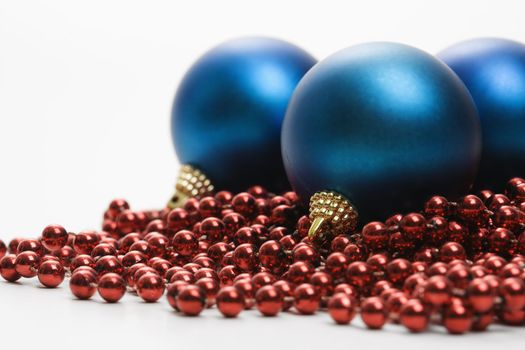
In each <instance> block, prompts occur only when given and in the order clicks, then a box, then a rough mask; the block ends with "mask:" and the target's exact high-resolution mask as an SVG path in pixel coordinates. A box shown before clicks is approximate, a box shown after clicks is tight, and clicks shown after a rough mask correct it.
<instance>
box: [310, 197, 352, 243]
mask: <svg viewBox="0 0 525 350" xmlns="http://www.w3.org/2000/svg"><path fill="white" fill-rule="evenodd" d="M357 218H358V214H357V210H356V209H355V208H354V206H353V205H352V204H351V203H350V202H349V201H348V200H347V199H346V198H344V197H343V196H341V195H340V194H338V193H336V192H332V191H320V192H316V193H315V194H314V195H313V196H312V197H311V198H310V220H311V221H312V225H311V226H310V229H309V231H308V237H309V238H310V239H315V238H322V236H323V235H324V234H325V233H326V232H330V234H331V235H334V236H335V235H339V234H343V233H349V232H351V231H354V230H355V229H356V227H357Z"/></svg>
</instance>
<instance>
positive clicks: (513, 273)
mask: <svg viewBox="0 0 525 350" xmlns="http://www.w3.org/2000/svg"><path fill="white" fill-rule="evenodd" d="M524 212H525V180H523V179H521V178H514V179H511V180H510V181H509V182H508V183H507V186H506V189H505V193H504V194H494V193H492V192H490V191H481V192H480V193H479V196H475V195H468V196H465V197H463V198H461V199H460V200H459V201H458V202H451V201H449V200H447V199H446V198H444V197H441V196H435V197H433V198H431V199H430V200H428V201H427V202H426V203H425V206H424V209H423V210H422V211H421V212H420V213H410V214H407V215H401V214H396V215H393V216H391V217H390V218H388V219H387V220H386V221H385V222H384V223H383V222H370V223H368V224H366V225H365V226H364V227H363V228H362V229H361V231H359V232H352V233H348V234H345V235H338V236H336V237H333V238H332V239H331V240H329V241H325V242H312V241H310V239H309V238H308V237H307V234H308V229H309V227H310V219H309V218H308V216H306V215H305V214H306V208H304V207H302V206H301V205H300V202H299V200H298V197H297V195H296V194H295V193H293V192H287V193H285V194H283V195H273V194H271V193H268V192H267V191H266V190H265V189H264V188H262V187H260V186H255V187H252V188H250V189H249V190H248V191H247V192H243V193H239V194H236V195H234V194H232V193H230V192H227V191H221V192H218V193H217V194H216V195H215V196H214V197H205V198H202V199H200V200H198V199H196V198H191V199H190V200H189V201H188V202H187V203H186V205H185V206H184V208H178V209H174V210H171V211H169V210H168V209H163V210H160V211H131V210H130V207H129V205H128V203H127V202H126V201H125V200H122V199H117V200H114V201H112V202H111V203H110V205H109V208H108V209H107V211H106V212H105V214H104V222H103V225H102V230H101V231H82V232H78V233H76V234H74V233H70V232H69V233H68V232H67V231H66V230H65V229H64V228H63V227H61V226H59V225H50V226H48V227H46V228H45V229H44V231H43V232H42V235H41V236H40V237H39V238H37V239H18V238H17V239H13V240H11V242H9V244H8V246H6V245H5V244H4V243H3V242H2V241H0V257H2V258H1V260H0V274H1V276H2V277H3V278H4V279H5V280H7V281H9V282H14V281H16V280H18V279H20V278H21V277H24V278H32V277H35V276H37V277H38V279H39V281H40V283H41V284H42V285H44V286H45V287H49V288H53V287H57V286H58V285H60V284H61V283H62V282H63V280H64V278H65V277H66V276H70V278H69V286H70V289H71V292H72V293H73V294H74V295H75V297H77V298H78V299H89V298H91V297H92V296H93V295H94V294H95V293H96V292H97V291H98V293H99V294H100V296H101V297H102V298H103V299H104V300H105V301H107V302H108V303H112V302H118V301H119V300H120V299H121V298H122V297H123V296H124V294H125V293H126V291H127V292H129V293H132V294H136V295H138V297H140V298H142V299H143V300H144V301H146V302H156V301H158V300H159V299H160V298H162V296H163V295H164V294H166V299H167V301H168V303H169V305H171V306H172V307H173V308H174V309H175V310H177V311H179V312H180V313H182V314H184V315H188V316H197V315H199V314H200V313H201V312H202V310H204V309H205V308H213V307H215V306H216V307H217V309H218V310H219V312H221V313H222V314H223V315H224V316H225V317H236V316H237V315H238V314H239V313H240V312H242V311H243V310H245V309H251V308H257V309H258V310H259V312H260V313H261V314H262V315H264V316H276V315H278V314H279V312H284V311H287V310H290V309H291V308H294V309H295V311H296V312H297V313H299V314H305V315H308V314H313V313H316V312H318V311H323V310H327V311H328V312H329V314H330V315H331V317H332V318H333V319H334V321H335V322H336V323H338V324H348V323H350V322H351V321H352V319H353V318H354V317H355V315H356V314H359V315H360V316H361V318H362V320H363V322H364V323H365V324H366V325H367V326H368V327H369V328H372V329H379V328H382V327H383V326H384V325H385V324H386V323H387V322H391V323H399V324H401V325H403V326H404V327H406V328H407V329H408V330H409V331H411V332H421V331H424V330H425V329H427V328H428V327H429V325H430V324H434V325H442V326H444V327H445V328H446V329H447V331H448V332H450V333H455V334H460V333H465V332H467V331H470V330H475V331H481V330H485V329H487V327H488V326H489V325H490V324H492V323H494V322H499V323H503V324H507V325H523V324H524V323H525V233H524V231H525V214H524Z"/></svg>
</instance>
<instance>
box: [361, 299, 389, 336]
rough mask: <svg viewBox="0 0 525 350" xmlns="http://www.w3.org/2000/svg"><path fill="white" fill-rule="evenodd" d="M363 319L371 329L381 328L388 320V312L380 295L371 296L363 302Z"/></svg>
mask: <svg viewBox="0 0 525 350" xmlns="http://www.w3.org/2000/svg"><path fill="white" fill-rule="evenodd" d="M361 319H362V320H363V322H364V323H365V325H366V326H367V327H368V328H370V329H381V328H383V326H384V325H385V323H386V321H387V313H386V309H385V304H384V303H383V300H381V298H379V297H369V298H366V299H365V300H363V302H362V303H361Z"/></svg>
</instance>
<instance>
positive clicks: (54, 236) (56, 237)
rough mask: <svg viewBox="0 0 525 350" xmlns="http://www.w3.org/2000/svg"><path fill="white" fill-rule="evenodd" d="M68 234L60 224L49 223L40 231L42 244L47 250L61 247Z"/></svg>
mask: <svg viewBox="0 0 525 350" xmlns="http://www.w3.org/2000/svg"><path fill="white" fill-rule="evenodd" d="M67 238H68V234H67V231H66V229H65V228H63V227H62V226H60V225H49V226H46V227H45V228H44V230H43V231H42V244H43V245H44V247H46V249H48V250H49V251H55V250H57V249H60V248H62V247H63V246H65V245H66V243H67Z"/></svg>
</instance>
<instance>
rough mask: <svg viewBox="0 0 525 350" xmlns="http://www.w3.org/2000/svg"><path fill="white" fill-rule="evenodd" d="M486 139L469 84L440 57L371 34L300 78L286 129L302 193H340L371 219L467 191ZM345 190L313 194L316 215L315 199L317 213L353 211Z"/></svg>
mask: <svg viewBox="0 0 525 350" xmlns="http://www.w3.org/2000/svg"><path fill="white" fill-rule="evenodd" d="M480 147H481V137H480V126H479V120H478V116H477V113H476V108H475V105H474V103H473V101H472V97H471V96H470V94H469V92H468V90H467V89H466V88H465V85H464V84H463V83H462V82H461V80H460V79H459V78H458V77H457V76H456V75H455V74H454V73H453V72H452V71H451V70H450V69H449V68H448V67H447V66H446V65H445V64H444V63H442V62H441V61H439V60H438V59H436V58H435V57H433V56H431V55H430V54H427V53H425V52H423V51H421V50H419V49H416V48H413V47H410V46H407V45H402V44H397V43H383V42H380V43H368V44H362V45H358V46H354V47H350V48H347V49H344V50H341V51H339V52H337V53H335V54H333V55H331V56H329V57H328V58H326V59H324V60H322V61H320V62H319V63H318V64H317V65H315V66H314V67H313V68H312V69H311V70H310V71H309V72H308V73H307V74H306V75H305V76H304V78H303V79H302V80H301V82H300V83H299V85H298V86H297V88H296V90H295V92H294V94H293V96H292V99H291V101H290V105H289V107H288V110H287V113H286V117H285V120H284V123H283V130H282V153H283V160H284V164H285V168H286V172H287V174H288V178H289V180H290V183H291V184H292V186H293V188H294V189H295V190H296V191H297V192H298V194H299V195H300V197H301V198H302V199H304V200H305V201H306V200H308V198H310V197H311V196H312V195H314V194H315V193H316V192H319V191H331V192H328V193H334V192H335V194H340V195H342V196H343V197H344V198H345V199H346V200H347V201H348V202H349V203H350V204H351V206H352V207H353V209H354V210H357V212H358V214H359V218H360V222H361V223H365V222H367V221H369V220H376V219H385V218H386V217H387V216H390V215H392V214H394V213H396V212H407V211H412V210H415V209H416V208H420V207H421V206H422V204H423V202H424V201H425V200H426V199H428V198H429V197H430V196H432V195H436V194H442V195H445V196H449V197H450V198H454V197H456V196H459V195H461V194H464V193H465V192H466V191H467V190H468V189H469V187H470V186H471V184H472V181H473V179H474V176H475V173H476V170H477V166H478V161H479V155H480ZM336 197H337V196H336ZM336 197H333V196H332V197H327V196H324V197H323V196H321V197H320V198H318V197H314V198H317V199H321V201H320V202H318V203H310V204H311V216H312V206H313V207H314V213H313V214H314V217H315V213H317V214H319V215H321V216H323V215H324V216H325V219H334V218H335V221H338V220H339V221H341V220H343V219H344V217H343V216H342V215H344V213H345V208H344V205H343V204H341V203H339V202H338V199H337V198H336ZM323 203H324V205H326V203H328V205H327V206H326V207H325V208H324V209H323V208H320V207H319V206H322V204H323ZM327 213H328V214H327ZM347 216H348V215H347ZM314 224H315V223H314ZM314 226H315V225H314Z"/></svg>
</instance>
